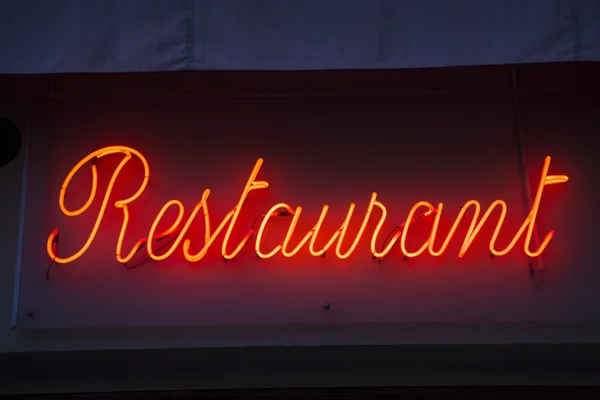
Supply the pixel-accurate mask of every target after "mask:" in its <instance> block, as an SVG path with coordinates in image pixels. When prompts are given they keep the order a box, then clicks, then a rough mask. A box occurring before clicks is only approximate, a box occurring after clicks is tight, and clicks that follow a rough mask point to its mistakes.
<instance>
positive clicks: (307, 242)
mask: <svg viewBox="0 0 600 400" xmlns="http://www.w3.org/2000/svg"><path fill="white" fill-rule="evenodd" d="M116 154H120V155H122V156H123V158H122V160H121V161H120V163H119V164H118V166H117V167H116V168H115V170H114V171H113V173H112V176H111V178H110V180H109V183H108V185H107V187H106V191H105V193H104V196H103V198H102V201H101V204H100V208H99V210H98V214H97V215H96V217H95V221H94V224H93V226H92V228H91V230H90V233H89V235H88V237H87V239H86V241H85V243H84V244H83V245H82V246H81V248H80V249H79V250H78V251H76V252H75V253H74V254H71V255H70V256H66V257H59V256H58V254H57V249H58V246H57V243H58V235H59V230H58V229H54V230H53V231H52V233H51V234H50V235H49V236H48V240H47V243H46V249H47V252H48V255H49V256H50V258H51V259H52V260H53V261H55V262H57V263H60V264H67V263H71V262H73V261H75V260H77V259H79V258H80V257H81V256H83V254H85V252H86V251H87V250H88V249H89V248H90V246H91V245H92V243H93V242H94V239H95V237H96V236H97V234H98V229H99V227H100V225H101V224H102V220H103V218H104V215H105V213H106V210H107V208H108V204H109V201H110V198H111V196H112V195H113V189H114V187H115V185H116V184H117V182H118V181H119V184H123V182H120V179H122V178H119V177H120V174H121V171H122V170H123V168H124V167H125V166H126V165H127V164H128V163H129V162H130V161H131V160H132V159H134V158H135V159H137V160H139V161H140V162H141V164H142V166H143V179H142V182H141V184H140V185H139V187H137V189H136V191H135V193H134V194H133V195H132V196H130V197H128V198H125V199H118V200H116V201H115V202H114V206H115V208H117V209H121V210H122V213H123V214H122V215H123V219H122V222H121V229H120V232H119V236H118V238H117V243H116V251H115V254H116V259H117V261H118V262H121V263H127V262H129V261H130V260H131V259H132V257H133V256H134V255H135V254H136V253H137V252H138V251H139V250H141V249H142V248H143V247H144V246H145V248H146V252H147V253H148V255H149V257H150V258H152V259H153V260H155V261H162V260H166V259H168V258H169V257H171V256H172V255H173V254H174V253H175V251H177V249H179V248H181V250H182V253H183V255H184V257H185V258H186V260H188V261H189V262H198V261H200V260H201V259H203V258H204V257H205V255H206V254H207V252H208V250H209V249H210V248H211V247H212V245H213V244H214V243H215V241H216V240H217V238H218V237H219V236H220V234H221V233H222V232H224V236H223V239H222V243H221V255H222V256H223V258H224V259H225V260H231V259H234V258H235V257H236V256H237V255H238V254H239V253H240V252H241V251H242V250H243V249H244V248H245V246H246V245H247V244H248V242H249V241H250V240H251V239H252V237H254V236H255V235H254V227H251V229H249V231H248V232H247V233H246V235H245V236H244V237H243V238H242V240H241V241H240V242H239V243H238V244H237V245H236V246H234V248H233V250H231V249H229V247H230V246H229V244H230V241H231V235H232V233H233V230H234V228H235V226H236V224H237V223H238V219H239V216H240V212H241V210H242V208H243V205H244V203H245V201H246V199H247V197H248V194H249V193H250V192H251V191H253V190H260V189H266V188H268V187H269V183H268V182H266V181H261V180H257V177H258V174H259V172H260V169H261V167H262V164H263V160H262V159H261V158H259V159H258V160H257V161H256V163H255V165H254V168H253V169H252V171H251V173H250V176H249V177H248V180H247V181H246V184H245V186H244V188H243V190H242V192H241V194H240V197H239V199H238V201H237V203H236V204H235V205H234V206H233V208H232V209H231V210H230V211H229V212H227V213H226V214H225V216H224V217H223V218H222V219H221V221H220V222H219V224H218V226H217V228H216V229H215V230H214V231H213V230H212V229H211V218H210V213H209V208H208V198H209V196H210V193H211V192H210V190H209V189H205V190H204V192H203V193H202V197H201V199H200V201H198V202H197V203H196V205H195V207H194V208H193V209H192V210H191V212H190V214H189V215H188V216H187V218H186V217H185V214H186V210H185V206H184V204H183V202H181V201H180V200H177V199H172V200H169V201H167V202H166V203H165V204H164V205H163V206H162V208H161V209H160V211H159V212H158V214H157V215H156V217H155V218H154V220H153V222H152V224H151V225H150V229H149V231H148V235H147V236H146V237H143V238H142V239H139V240H138V241H137V242H136V243H135V244H134V246H133V248H132V249H131V250H130V251H129V252H128V253H127V254H124V253H123V241H124V238H125V235H126V233H127V228H128V225H129V219H130V211H129V205H130V204H131V203H133V202H134V201H135V200H136V199H138V198H139V197H140V196H141V195H142V194H143V192H144V191H145V189H146V187H147V185H148V179H149V177H150V167H149V164H148V162H147V160H146V158H145V157H144V156H143V155H142V154H141V153H140V152H139V151H137V150H135V149H133V148H130V147H126V146H110V147H105V148H102V149H99V150H97V151H94V152H92V153H90V154H89V155H87V156H86V157H84V158H83V159H82V160H81V161H79V162H78V163H77V164H76V165H75V166H74V167H73V168H72V169H71V171H70V172H69V173H68V174H67V177H66V178H65V181H64V183H63V185H62V186H61V189H60V194H59V199H58V206H59V208H60V210H61V212H62V213H63V214H64V215H65V216H67V217H77V216H80V215H82V214H84V213H85V212H86V211H88V209H89V208H90V207H91V205H92V204H93V203H94V200H95V199H96V197H97V196H98V166H97V161H98V160H99V159H101V158H103V157H106V156H109V155H116ZM550 162H551V158H550V157H546V159H545V161H544V166H543V168H542V174H541V178H540V182H539V184H538V188H537V192H536V195H535V199H534V201H533V205H532V207H531V210H530V211H529V213H528V214H527V216H526V218H525V220H524V221H523V223H522V224H521V226H520V228H519V229H518V231H517V232H516V233H515V235H514V236H513V238H512V240H511V241H510V243H509V244H508V245H507V246H506V247H505V248H503V249H497V247H496V242H497V239H498V236H499V234H500V232H501V229H502V227H503V226H504V222H505V219H506V216H507V214H508V205H507V204H506V202H504V201H503V200H496V201H494V202H492V204H490V206H489V207H488V208H487V210H486V211H485V212H484V213H483V215H482V216H481V218H479V216H480V214H481V208H482V207H481V204H480V203H479V202H478V201H477V200H469V201H467V202H465V204H464V205H463V207H462V208H461V209H460V211H459V213H458V215H457V216H456V218H455V219H454V222H453V224H452V226H451V228H450V230H449V232H448V234H447V235H446V236H445V238H443V240H441V244H440V243H437V242H440V240H439V239H440V238H439V237H438V236H439V234H438V229H439V225H440V221H441V218H442V216H443V215H444V203H439V204H438V205H437V207H434V206H433V204H431V203H429V202H427V201H419V202H417V203H415V204H414V205H413V207H412V208H411V209H410V211H409V213H408V215H407V218H406V220H405V221H404V222H403V223H402V224H401V225H399V226H398V227H397V228H396V229H395V230H394V231H392V233H393V235H392V233H391V234H390V235H388V237H389V236H391V238H390V239H389V240H388V238H386V239H385V241H384V243H383V244H382V245H381V248H380V249H378V241H379V238H380V236H381V231H382V229H383V225H384V223H385V222H386V220H387V216H388V211H387V208H386V206H385V205H384V204H383V203H382V202H381V201H379V200H378V199H377V193H375V192H373V193H372V194H371V200H370V201H369V204H368V206H367V208H366V211H365V214H364V217H363V219H362V221H361V224H360V228H359V229H358V232H357V234H356V236H355V237H354V238H353V239H352V240H351V241H350V242H349V243H347V246H348V248H347V249H346V250H345V251H344V250H343V247H344V243H345V239H347V237H346V236H347V234H348V229H349V226H350V222H351V221H352V217H353V216H354V212H355V209H356V205H355V204H354V203H351V204H350V205H349V207H348V211H347V213H346V217H345V219H344V221H343V222H342V224H341V226H340V227H339V229H337V230H336V231H335V232H334V233H333V235H332V236H331V237H330V238H329V239H328V240H327V242H326V243H325V244H324V245H323V246H322V247H321V248H318V246H317V239H318V237H319V234H320V232H321V230H322V228H323V224H324V222H325V219H326V217H327V214H328V211H329V206H328V205H324V206H323V208H322V210H321V213H320V215H319V218H318V220H317V222H316V224H315V225H314V226H313V228H312V229H310V230H309V231H308V232H307V233H305V234H304V236H302V238H301V239H300V240H299V242H298V243H297V244H296V245H295V246H293V247H292V246H291V241H292V238H293V236H294V235H295V233H296V230H297V225H298V221H299V220H300V217H301V215H302V211H303V207H302V206H297V207H296V208H293V207H292V206H290V205H289V204H287V203H277V204H275V205H274V206H272V207H271V208H270V209H269V210H268V211H267V212H266V213H265V214H262V221H261V223H260V226H259V228H258V232H257V234H256V238H255V243H254V251H255V253H256V255H257V256H258V257H260V258H264V259H268V258H272V257H274V256H275V255H276V254H278V253H281V254H282V255H283V256H284V257H286V258H290V257H294V256H296V255H297V254H299V253H300V252H301V251H302V249H303V248H305V247H308V253H309V254H311V255H312V256H314V257H321V256H323V255H325V254H326V252H327V251H328V250H329V249H330V248H332V246H333V245H334V244H335V256H336V257H337V258H339V259H347V258H348V257H350V256H351V255H352V254H353V253H354V252H355V251H356V249H357V248H358V246H359V244H360V242H361V239H362V238H363V236H364V234H365V232H366V230H367V227H368V225H369V223H370V221H371V219H372V218H373V216H374V214H377V212H379V219H378V220H377V222H376V226H375V228H374V230H373V232H372V235H371V238H370V250H371V253H372V254H373V257H374V258H377V259H382V258H384V257H386V256H387V255H388V254H389V253H390V252H391V251H392V249H393V248H394V247H395V246H396V245H397V243H398V241H399V242H400V250H401V252H402V254H404V256H405V257H418V256H420V255H422V254H423V253H425V252H426V251H427V252H428V253H429V254H430V255H432V256H434V257H438V256H441V255H442V254H444V253H446V251H447V248H448V245H449V243H450V242H451V240H452V239H453V237H454V235H455V233H456V230H457V228H458V226H459V225H460V224H461V222H462V221H463V218H464V216H465V214H466V212H467V211H468V210H470V209H473V216H472V219H471V221H470V224H469V228H468V230H467V233H466V234H465V237H464V238H463V241H462V244H461V247H460V250H459V252H458V257H463V256H464V255H465V254H466V252H467V251H468V249H469V248H470V247H471V245H472V244H473V242H474V240H475V239H476V238H477V236H478V234H479V232H480V231H481V229H482V228H483V226H484V225H485V223H486V222H487V220H488V219H489V218H490V215H491V214H492V213H493V212H494V211H495V210H496V209H499V210H500V215H499V217H498V220H497V222H496V225H495V229H494V232H493V234H492V236H491V238H490V241H489V249H490V252H491V254H493V255H495V256H504V255H506V254H508V253H509V252H510V251H512V250H513V249H514V248H515V246H516V244H517V242H518V241H519V240H520V239H521V238H522V237H523V236H525V239H524V244H523V251H524V253H525V254H527V255H528V256H529V257H532V258H535V257H538V256H539V255H541V254H542V253H543V252H544V250H545V249H546V247H547V246H548V245H549V243H550V241H551V240H552V238H553V237H554V234H555V232H554V231H550V232H548V233H547V234H546V235H545V236H544V238H543V240H542V241H541V243H539V244H538V247H537V249H532V245H533V244H532V243H531V242H532V239H533V235H534V230H535V222H536V218H537V215H538V213H539V208H540V203H541V200H542V196H543V192H544V188H545V187H546V186H548V185H554V184H559V183H565V182H567V181H568V179H569V178H568V177H567V176H566V175H548V171H549V168H550ZM88 163H90V164H91V174H92V179H91V180H92V182H91V188H90V192H89V196H88V197H87V200H86V201H85V203H84V204H83V206H81V207H80V208H78V209H75V210H71V209H69V208H67V206H66V204H65V198H66V194H67V189H68V188H69V185H70V184H71V182H72V180H73V177H74V176H75V175H76V174H78V173H80V172H81V170H82V168H83V167H84V166H85V165H86V164H88ZM171 208H174V209H175V210H176V217H175V220H174V221H173V223H171V224H170V226H169V227H168V228H167V229H166V230H164V231H159V225H161V223H162V221H163V219H164V218H165V215H166V214H167V212H168V211H169V210H170V209H171ZM421 209H424V211H423V212H421V211H420V210H421ZM200 212H202V217H200V218H201V219H203V222H204V243H203V245H202V247H201V249H200V250H199V251H198V252H197V253H193V252H192V251H191V247H192V238H190V237H189V231H190V228H191V227H192V225H193V223H194V222H195V221H197V220H198V219H199V215H198V214H199V213H200ZM430 215H435V217H434V219H433V226H432V228H431V234H430V235H429V237H428V238H427V239H426V240H425V241H424V242H423V243H422V244H421V245H420V246H419V247H418V248H417V249H412V250H411V249H408V248H407V238H408V235H409V233H410V227H411V226H412V225H413V224H415V223H416V222H417V221H419V220H421V219H422V218H424V217H427V216H430ZM282 216H283V217H292V218H291V221H290V222H289V225H288V228H287V232H286V234H285V236H284V237H283V238H282V240H281V241H280V242H279V243H278V244H276V245H275V246H274V247H273V248H272V249H269V250H265V249H264V248H263V247H264V246H263V244H262V242H263V238H264V235H265V230H266V229H267V227H268V225H269V223H270V222H271V221H272V218H274V217H282ZM184 220H185V222H184ZM182 223H183V225H182ZM168 236H170V237H173V239H172V240H171V241H170V242H169V243H168V248H167V250H166V251H164V252H162V254H156V252H157V251H158V250H157V249H155V245H156V241H158V240H161V239H164V238H166V237H168ZM436 243H437V244H436ZM438 246H439V247H438ZM163 247H164V246H163ZM436 247H437V249H436Z"/></svg>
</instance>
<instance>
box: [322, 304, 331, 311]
mask: <svg viewBox="0 0 600 400" xmlns="http://www.w3.org/2000/svg"><path fill="white" fill-rule="evenodd" d="M330 309H331V304H329V303H325V304H323V310H325V311H329V310H330Z"/></svg>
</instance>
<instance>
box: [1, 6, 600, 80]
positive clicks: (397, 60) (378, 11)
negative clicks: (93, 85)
mask: <svg viewBox="0 0 600 400" xmlns="http://www.w3.org/2000/svg"><path fill="white" fill-rule="evenodd" d="M564 61H600V1H598V0H358V1H351V0H347V1H341V0H246V1H243V0H238V1H235V0H204V1H203V0H154V1H150V0H53V1H51V0H0V73H10V74H32V73H63V72H142V71H178V70H318V69H377V68H423V67H442V66H461V65H490V64H513V63H539V62H564Z"/></svg>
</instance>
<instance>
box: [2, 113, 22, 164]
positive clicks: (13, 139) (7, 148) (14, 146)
mask: <svg viewBox="0 0 600 400" xmlns="http://www.w3.org/2000/svg"><path fill="white" fill-rule="evenodd" d="M0 141H1V142H0V144H1V145H0V167H4V166H5V165H6V164H8V163H10V162H11V161H12V160H14V159H15V158H16V157H17V155H18V154H19V151H21V144H22V140H21V130H20V129H19V128H18V127H17V125H16V124H15V123H14V122H13V121H11V120H10V119H8V118H4V117H0Z"/></svg>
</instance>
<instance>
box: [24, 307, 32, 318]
mask: <svg viewBox="0 0 600 400" xmlns="http://www.w3.org/2000/svg"><path fill="white" fill-rule="evenodd" d="M33 314H34V312H33V310H32V309H29V310H27V311H26V312H25V315H27V316H28V317H33Z"/></svg>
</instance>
